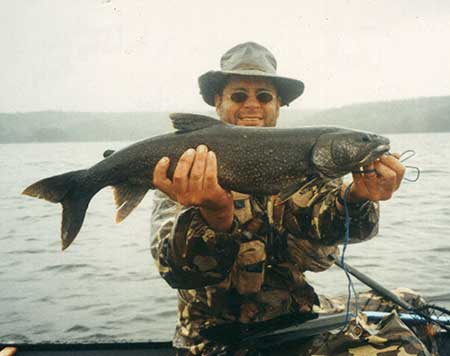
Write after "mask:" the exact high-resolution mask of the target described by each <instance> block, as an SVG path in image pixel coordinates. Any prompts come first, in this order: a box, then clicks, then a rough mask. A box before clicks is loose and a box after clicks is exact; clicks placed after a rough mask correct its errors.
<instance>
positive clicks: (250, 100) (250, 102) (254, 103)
mask: <svg viewBox="0 0 450 356" xmlns="http://www.w3.org/2000/svg"><path fill="white" fill-rule="evenodd" d="M244 106H245V107H248V108H251V107H259V106H261V103H260V102H259V100H258V99H257V98H256V95H254V94H250V95H249V96H248V97H247V100H246V101H245V102H244Z"/></svg>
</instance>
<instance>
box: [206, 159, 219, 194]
mask: <svg viewBox="0 0 450 356" xmlns="http://www.w3.org/2000/svg"><path fill="white" fill-rule="evenodd" d="M217 185H218V181H217V157H216V154H215V153H214V152H213V151H209V152H208V162H207V165H206V170H205V189H212V188H213V187H216V186H217Z"/></svg>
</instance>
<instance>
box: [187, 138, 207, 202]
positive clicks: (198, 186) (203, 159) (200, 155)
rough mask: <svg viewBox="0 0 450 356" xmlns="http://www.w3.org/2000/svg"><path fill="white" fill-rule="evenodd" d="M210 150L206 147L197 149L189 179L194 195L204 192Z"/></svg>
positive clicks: (189, 187) (190, 189) (190, 190)
mask: <svg viewBox="0 0 450 356" xmlns="http://www.w3.org/2000/svg"><path fill="white" fill-rule="evenodd" d="M207 159H208V148H207V147H206V146H205V145H200V146H198V147H197V150H196V153H195V159H194V163H193V165H192V169H191V173H190V178H189V186H188V189H189V192H191V193H192V194H194V195H197V194H199V193H200V192H201V191H202V190H203V181H204V177H205V168H206V166H207Z"/></svg>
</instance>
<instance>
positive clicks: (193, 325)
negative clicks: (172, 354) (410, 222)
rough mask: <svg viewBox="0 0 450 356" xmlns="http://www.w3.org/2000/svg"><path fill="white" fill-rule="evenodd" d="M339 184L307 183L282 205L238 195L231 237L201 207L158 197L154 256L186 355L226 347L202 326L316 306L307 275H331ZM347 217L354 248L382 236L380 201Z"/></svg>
mask: <svg viewBox="0 0 450 356" xmlns="http://www.w3.org/2000/svg"><path fill="white" fill-rule="evenodd" d="M341 184H342V182H341V181H340V180H336V181H331V182H330V181H328V182H318V183H317V184H315V185H309V186H308V187H307V188H306V189H303V190H302V191H300V192H298V193H296V194H295V195H294V196H293V197H292V198H291V199H289V200H288V201H287V202H285V203H284V204H283V205H281V206H277V207H275V206H274V204H273V202H274V200H273V197H255V196H246V195H242V194H237V193H233V194H234V203H235V219H234V222H233V226H232V229H231V231H230V232H228V233H221V232H217V231H214V230H213V229H212V228H211V227H209V226H208V225H207V223H206V222H205V221H204V220H203V218H202V216H201V215H200V213H199V211H198V209H197V208H195V207H190V208H186V207H182V206H180V205H179V204H177V203H176V202H173V201H171V200H170V199H169V198H167V197H166V196H165V195H164V194H163V193H160V192H156V193H155V196H154V206H153V213H152V223H151V228H152V231H151V234H152V236H153V240H152V246H151V252H152V255H153V257H154V259H155V261H156V265H157V267H158V270H159V272H160V274H161V276H162V277H163V278H164V279H165V280H166V281H167V283H168V284H169V285H170V286H172V287H173V288H177V289H178V324H177V327H176V333H175V337H174V341H173V343H174V346H175V347H176V348H178V349H180V350H182V351H183V352H184V354H187V355H218V354H220V353H221V352H226V346H224V345H217V344H215V343H212V342H210V341H208V340H204V339H203V338H202V337H200V335H199V330H200V329H201V328H204V327H205V326H208V325H217V324H222V323H228V322H232V321H239V322H242V323H251V322H256V321H264V320H269V319H272V318H274V317H277V316H280V315H284V314H288V313H293V312H305V313H308V312H311V311H312V309H313V307H314V308H315V307H317V306H319V304H320V302H319V298H318V296H317V295H316V293H315V292H314V290H313V288H312V287H311V286H310V285H309V284H308V283H307V281H306V280H305V277H304V274H303V273H304V272H305V271H314V272H320V271H323V270H326V269H327V268H329V267H330V266H331V265H332V264H333V263H334V260H333V258H332V257H331V256H337V255H338V252H339V251H338V247H337V245H338V244H339V243H341V242H342V240H343V237H344V224H343V222H344V217H343V216H342V215H341V214H340V213H339V212H338V210H337V208H336V197H337V194H338V192H339V190H340V186H341ZM350 214H351V216H352V220H351V226H350V240H351V243H353V242H360V241H364V240H367V239H370V238H371V237H373V236H374V235H375V234H376V233H377V231H378V216H379V210H378V204H377V203H368V204H365V205H364V206H362V207H359V208H358V207H356V208H353V209H351V211H350ZM180 352H181V351H180ZM225 354H226V353H225Z"/></svg>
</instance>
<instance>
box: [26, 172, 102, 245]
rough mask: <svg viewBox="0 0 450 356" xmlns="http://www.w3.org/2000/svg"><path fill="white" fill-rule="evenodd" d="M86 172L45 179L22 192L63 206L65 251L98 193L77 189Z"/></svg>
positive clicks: (62, 226) (62, 232)
mask: <svg viewBox="0 0 450 356" xmlns="http://www.w3.org/2000/svg"><path fill="white" fill-rule="evenodd" d="M85 172H86V171H85V170H79V171H72V172H68V173H64V174H60V175H57V176H53V177H49V178H45V179H42V180H40V181H38V182H36V183H34V184H32V185H30V186H29V187H27V188H26V189H25V190H24V191H23V192H22V194H25V195H29V196H32V197H35V198H40V199H45V200H47V201H49V202H52V203H61V204H62V206H63V214H62V222H61V242H62V249H63V250H65V249H66V248H67V247H69V245H70V244H71V243H72V241H73V240H74V239H75V237H76V236H77V234H78V232H79V231H80V229H81V226H82V225H83V221H84V217H85V215H86V210H87V208H88V205H89V202H90V201H91V199H92V197H93V196H94V195H95V193H96V191H90V192H83V191H80V190H78V189H77V186H78V185H79V182H80V181H81V180H82V179H83V177H84V175H85Z"/></svg>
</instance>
